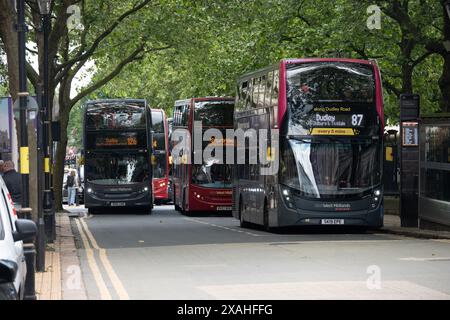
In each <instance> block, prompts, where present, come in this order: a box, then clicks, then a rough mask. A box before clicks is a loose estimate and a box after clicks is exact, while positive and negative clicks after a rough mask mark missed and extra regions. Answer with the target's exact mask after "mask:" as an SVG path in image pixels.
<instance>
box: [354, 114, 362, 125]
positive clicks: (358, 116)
mask: <svg viewBox="0 0 450 320" xmlns="http://www.w3.org/2000/svg"><path fill="white" fill-rule="evenodd" d="M363 118H364V116H363V115H362V114H352V126H360V125H361V123H362V120H363Z"/></svg>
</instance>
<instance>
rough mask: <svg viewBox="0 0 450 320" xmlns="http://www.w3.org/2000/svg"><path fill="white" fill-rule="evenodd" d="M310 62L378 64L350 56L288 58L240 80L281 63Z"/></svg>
mask: <svg viewBox="0 0 450 320" xmlns="http://www.w3.org/2000/svg"><path fill="white" fill-rule="evenodd" d="M310 62H347V63H359V64H366V65H376V61H375V60H362V59H350V58H287V59H282V60H280V61H279V62H278V63H276V64H273V65H270V66H267V67H264V68H261V69H258V70H255V71H252V72H249V73H246V74H244V75H242V76H241V77H239V81H241V80H245V79H249V78H253V77H254V76H257V75H259V74H265V73H267V72H269V71H271V70H277V69H279V68H280V65H288V64H299V63H310Z"/></svg>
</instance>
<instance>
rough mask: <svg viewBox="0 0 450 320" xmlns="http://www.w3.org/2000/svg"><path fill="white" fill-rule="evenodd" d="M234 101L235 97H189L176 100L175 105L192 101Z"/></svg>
mask: <svg viewBox="0 0 450 320" xmlns="http://www.w3.org/2000/svg"><path fill="white" fill-rule="evenodd" d="M221 100H223V101H234V100H235V98H234V97H201V98H189V99H184V100H177V101H175V106H179V105H183V104H186V103H189V102H191V101H221Z"/></svg>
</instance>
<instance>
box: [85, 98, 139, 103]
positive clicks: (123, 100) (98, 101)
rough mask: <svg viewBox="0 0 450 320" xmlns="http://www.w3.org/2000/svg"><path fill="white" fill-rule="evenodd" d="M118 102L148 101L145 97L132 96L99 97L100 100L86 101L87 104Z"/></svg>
mask: <svg viewBox="0 0 450 320" xmlns="http://www.w3.org/2000/svg"><path fill="white" fill-rule="evenodd" d="M116 102H131V103H133V102H135V103H136V102H144V103H146V102H147V101H146V100H145V99H132V98H129V99H128V98H127V99H98V100H89V101H87V102H86V105H88V104H106V103H116Z"/></svg>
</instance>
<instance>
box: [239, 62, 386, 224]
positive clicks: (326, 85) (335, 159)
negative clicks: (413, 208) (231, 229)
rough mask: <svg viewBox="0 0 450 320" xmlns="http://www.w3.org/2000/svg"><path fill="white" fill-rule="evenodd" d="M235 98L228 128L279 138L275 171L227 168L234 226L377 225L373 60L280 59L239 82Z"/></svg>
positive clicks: (377, 108) (378, 121)
mask: <svg viewBox="0 0 450 320" xmlns="http://www.w3.org/2000/svg"><path fill="white" fill-rule="evenodd" d="M237 91H238V92H237V95H238V96H237V101H236V110H235V129H239V128H260V129H261V128H263V129H267V130H268V131H269V132H270V131H272V132H273V131H275V132H277V131H278V139H277V141H278V147H277V148H272V150H271V152H273V153H274V154H275V157H273V158H272V157H271V158H272V159H271V161H277V164H276V163H275V162H273V163H271V164H270V165H275V166H277V167H278V168H277V169H276V170H274V171H273V172H272V173H271V174H265V175H261V172H262V171H263V169H266V168H265V167H266V166H267V164H257V165H254V164H249V163H248V161H247V162H246V163H245V164H239V165H235V166H234V167H233V215H234V217H235V218H237V219H239V220H240V223H241V226H248V225H249V224H259V225H263V226H264V227H265V228H266V229H270V228H272V227H280V226H295V225H353V226H365V227H381V226H382V225H383V212H384V210H383V185H382V164H383V161H382V160H383V152H382V150H383V127H384V115H383V97H382V84H381V77H380V72H379V69H378V67H377V65H376V63H375V62H374V61H366V60H354V59H333V58H330V59H289V60H282V61H281V62H280V63H279V64H276V65H274V66H270V67H267V68H264V69H261V70H257V71H255V72H252V73H249V74H246V75H244V76H242V77H241V78H240V79H239V80H238V83H237ZM258 135H259V134H258ZM258 138H259V139H267V136H266V137H258ZM269 148H270V144H269ZM269 148H268V150H270V149H269ZM247 149H248V148H247ZM268 153H269V152H268Z"/></svg>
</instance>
